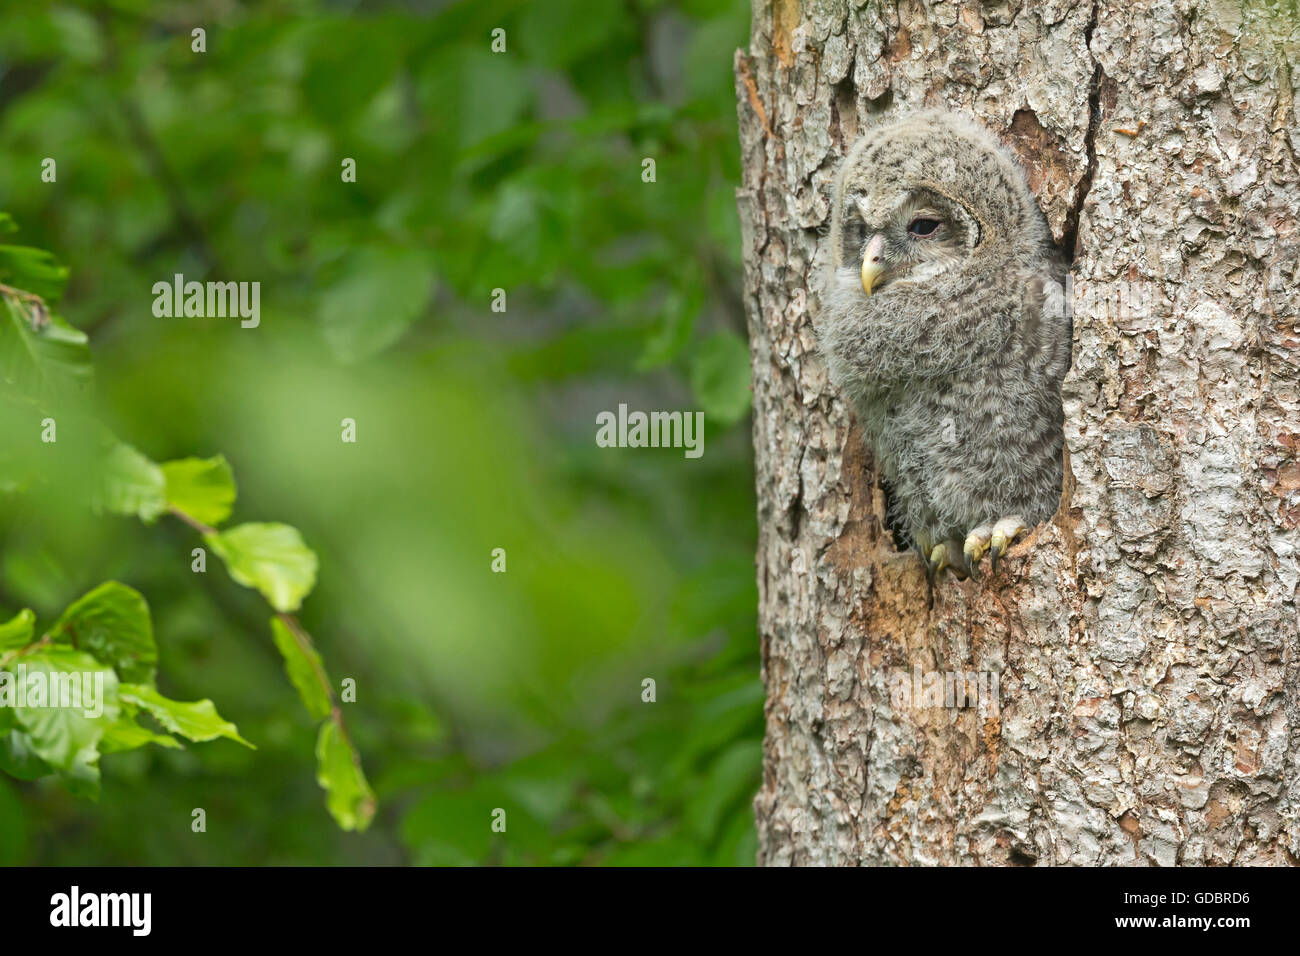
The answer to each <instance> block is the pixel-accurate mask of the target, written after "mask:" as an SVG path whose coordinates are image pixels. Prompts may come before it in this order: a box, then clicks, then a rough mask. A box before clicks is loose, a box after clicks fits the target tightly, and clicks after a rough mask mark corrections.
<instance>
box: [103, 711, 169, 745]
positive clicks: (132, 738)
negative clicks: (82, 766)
mask: <svg viewBox="0 0 1300 956" xmlns="http://www.w3.org/2000/svg"><path fill="white" fill-rule="evenodd" d="M146 744H158V745H159V746H160V747H168V748H170V749H182V746H183V745H182V744H181V742H180V741H179V740H177V739H176V738H175V737H171V736H168V735H167V734H160V733H157V732H155V731H152V730H150V729H149V728H148V727H142V726H140V725H139V724H137V723H136V722H135V719H134V718H132V717H129V716H127V715H125V714H123V715H122V716H121V717H119V718H118V719H117V722H116V723H113V724H110V725H109V726H107V727H105V728H104V737H103V739H102V740H101V741H100V742H99V749H100V751H101V752H102V753H106V754H112V753H121V752H123V751H126V750H135V749H137V748H139V747H143V746H145V745H146Z"/></svg>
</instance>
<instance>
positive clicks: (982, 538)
mask: <svg viewBox="0 0 1300 956" xmlns="http://www.w3.org/2000/svg"><path fill="white" fill-rule="evenodd" d="M992 536H993V526H992V525H991V524H982V525H980V526H979V527H978V528H974V529H972V530H971V533H970V534H968V535H966V543H965V544H964V545H962V554H964V555H965V557H966V571H967V573H968V574H970V576H971V577H975V569H976V568H978V567H979V563H980V558H982V557H984V554H985V552H987V551H988V549H989V539H990V538H991V537H992Z"/></svg>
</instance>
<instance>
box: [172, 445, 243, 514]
mask: <svg viewBox="0 0 1300 956" xmlns="http://www.w3.org/2000/svg"><path fill="white" fill-rule="evenodd" d="M162 473H163V478H164V479H165V484H166V498H167V504H169V505H171V507H173V508H175V509H176V510H177V511H181V512H184V513H185V514H187V515H189V516H190V517H191V518H193V519H194V520H196V521H199V522H201V523H203V524H206V525H211V526H213V527H216V526H217V525H219V524H221V522H223V521H225V520H226V519H227V518H229V517H230V511H231V507H232V506H233V505H234V503H235V476H234V474H233V473H232V472H231V470H230V465H229V463H228V462H227V461H226V459H225V456H223V455H217V456H216V457H215V458H182V459H180V460H178V461H165V462H163V464H162Z"/></svg>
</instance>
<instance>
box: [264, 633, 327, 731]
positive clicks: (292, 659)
mask: <svg viewBox="0 0 1300 956" xmlns="http://www.w3.org/2000/svg"><path fill="white" fill-rule="evenodd" d="M271 636H272V637H273V638H274V639H275V646H276V647H278V648H279V649H280V656H281V657H283V658H284V669H285V672H286V673H287V674H288V675H289V682H290V683H291V684H293V686H294V688H295V689H296V690H297V691H298V696H299V697H300V698H302V702H303V706H305V707H306V708H307V713H309V714H310V715H311V717H312V719H313V720H321V719H323V718H325V717H327V716H329V712H330V698H329V694H328V693H327V692H326V690H325V688H324V687H323V686H322V685H321V681H322V679H325V666H324V665H323V664H322V663H321V659H320V655H319V654H317V653H316V649H315V648H314V647H303V646H302V645H301V644H300V643H299V642H298V640H297V639H296V638H295V637H294V636H293V632H292V631H290V630H289V628H288V627H287V626H286V625H285V623H284V622H283V621H281V620H280V619H279V618H278V617H273V618H271Z"/></svg>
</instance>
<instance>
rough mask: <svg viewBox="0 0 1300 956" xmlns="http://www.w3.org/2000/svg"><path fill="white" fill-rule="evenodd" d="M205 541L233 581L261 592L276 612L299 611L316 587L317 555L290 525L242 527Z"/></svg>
mask: <svg viewBox="0 0 1300 956" xmlns="http://www.w3.org/2000/svg"><path fill="white" fill-rule="evenodd" d="M204 540H205V541H206V542H207V543H208V544H209V545H210V546H211V548H212V550H214V551H216V552H217V554H219V555H220V556H221V559H222V560H223V561H225V562H226V569H227V570H228V571H229V572H230V576H231V577H232V578H234V579H235V580H236V581H238V582H239V583H240V584H242V585H244V587H248V588H256V589H257V590H259V591H261V592H262V594H263V595H264V596H265V597H266V599H267V600H268V601H270V602H271V606H272V607H273V608H275V609H276V610H277V611H284V612H286V613H287V612H289V611H296V610H297V609H298V607H299V606H300V605H301V604H302V599H303V598H304V597H306V596H307V595H308V594H309V593H311V589H312V588H313V587H314V586H315V584H316V554H315V553H314V552H313V551H312V550H311V549H310V548H308V547H307V546H306V545H305V544H304V543H303V540H302V536H301V535H300V534H298V529H296V528H292V527H290V526H289V525H287V524H241V525H236V526H235V527H233V528H231V529H229V530H228V531H218V532H217V533H216V534H209V535H204Z"/></svg>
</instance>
